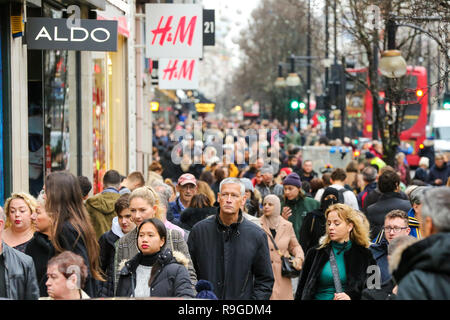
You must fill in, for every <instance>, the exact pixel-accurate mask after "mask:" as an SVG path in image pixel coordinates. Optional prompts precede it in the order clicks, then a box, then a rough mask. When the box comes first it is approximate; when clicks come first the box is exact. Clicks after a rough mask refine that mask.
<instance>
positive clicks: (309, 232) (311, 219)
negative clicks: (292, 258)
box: [299, 187, 339, 253]
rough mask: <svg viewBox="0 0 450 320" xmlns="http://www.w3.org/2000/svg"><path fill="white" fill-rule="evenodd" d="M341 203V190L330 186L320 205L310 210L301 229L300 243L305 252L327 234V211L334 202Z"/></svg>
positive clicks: (324, 193)
mask: <svg viewBox="0 0 450 320" xmlns="http://www.w3.org/2000/svg"><path fill="white" fill-rule="evenodd" d="M335 203H339V191H338V190H337V189H335V188H332V187H328V188H326V189H325V191H324V192H323V194H322V198H321V199H320V207H319V208H318V209H315V210H313V211H311V212H308V214H307V215H306V217H305V219H304V220H303V224H302V227H301V229H300V239H299V243H300V245H301V246H302V248H303V250H304V252H305V253H307V252H308V250H309V249H311V248H313V247H315V246H316V245H317V244H318V243H319V239H320V237H321V236H323V235H324V234H325V222H326V221H325V211H327V209H328V207H329V206H331V205H332V204H335Z"/></svg>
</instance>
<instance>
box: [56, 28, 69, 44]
mask: <svg viewBox="0 0 450 320" xmlns="http://www.w3.org/2000/svg"><path fill="white" fill-rule="evenodd" d="M67 40H68V39H67V38H58V27H55V41H67Z"/></svg>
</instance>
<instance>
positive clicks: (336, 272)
mask: <svg viewBox="0 0 450 320" xmlns="http://www.w3.org/2000/svg"><path fill="white" fill-rule="evenodd" d="M330 266H331V271H332V272H333V281H334V288H335V289H336V293H341V292H343V290H342V283H341V278H339V269H338V266H337V263H336V257H335V255H334V251H333V248H331V251H330Z"/></svg>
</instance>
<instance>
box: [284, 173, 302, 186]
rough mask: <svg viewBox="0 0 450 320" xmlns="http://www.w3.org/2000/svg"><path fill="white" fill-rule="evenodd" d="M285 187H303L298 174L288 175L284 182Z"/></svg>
mask: <svg viewBox="0 0 450 320" xmlns="http://www.w3.org/2000/svg"><path fill="white" fill-rule="evenodd" d="M283 185H284V186H285V185H290V186H295V187H299V188H301V187H302V181H301V180H300V177H299V176H298V174H296V173H295V172H293V173H291V174H290V175H288V176H287V177H286V178H284V180H283Z"/></svg>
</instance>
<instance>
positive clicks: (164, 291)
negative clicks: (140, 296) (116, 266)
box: [116, 249, 195, 298]
mask: <svg viewBox="0 0 450 320" xmlns="http://www.w3.org/2000/svg"><path fill="white" fill-rule="evenodd" d="M141 257H142V253H138V254H137V255H135V256H134V257H133V258H132V259H131V260H130V261H127V262H126V263H125V266H124V267H123V268H122V270H121V271H120V277H119V284H118V285H117V291H116V296H117V297H134V289H135V288H136V269H137V267H138V266H139V261H140V259H141ZM149 283H150V287H149V296H151V297H185V298H194V297H195V292H194V289H193V288H192V284H191V280H190V278H189V272H188V270H187V268H186V267H185V266H184V265H183V264H181V263H180V262H178V261H177V260H176V259H175V258H174V257H173V255H172V251H171V250H170V249H165V250H164V251H163V252H161V253H160V254H159V255H158V258H157V260H156V262H155V264H154V265H153V267H152V271H151V275H150V280H149Z"/></svg>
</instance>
